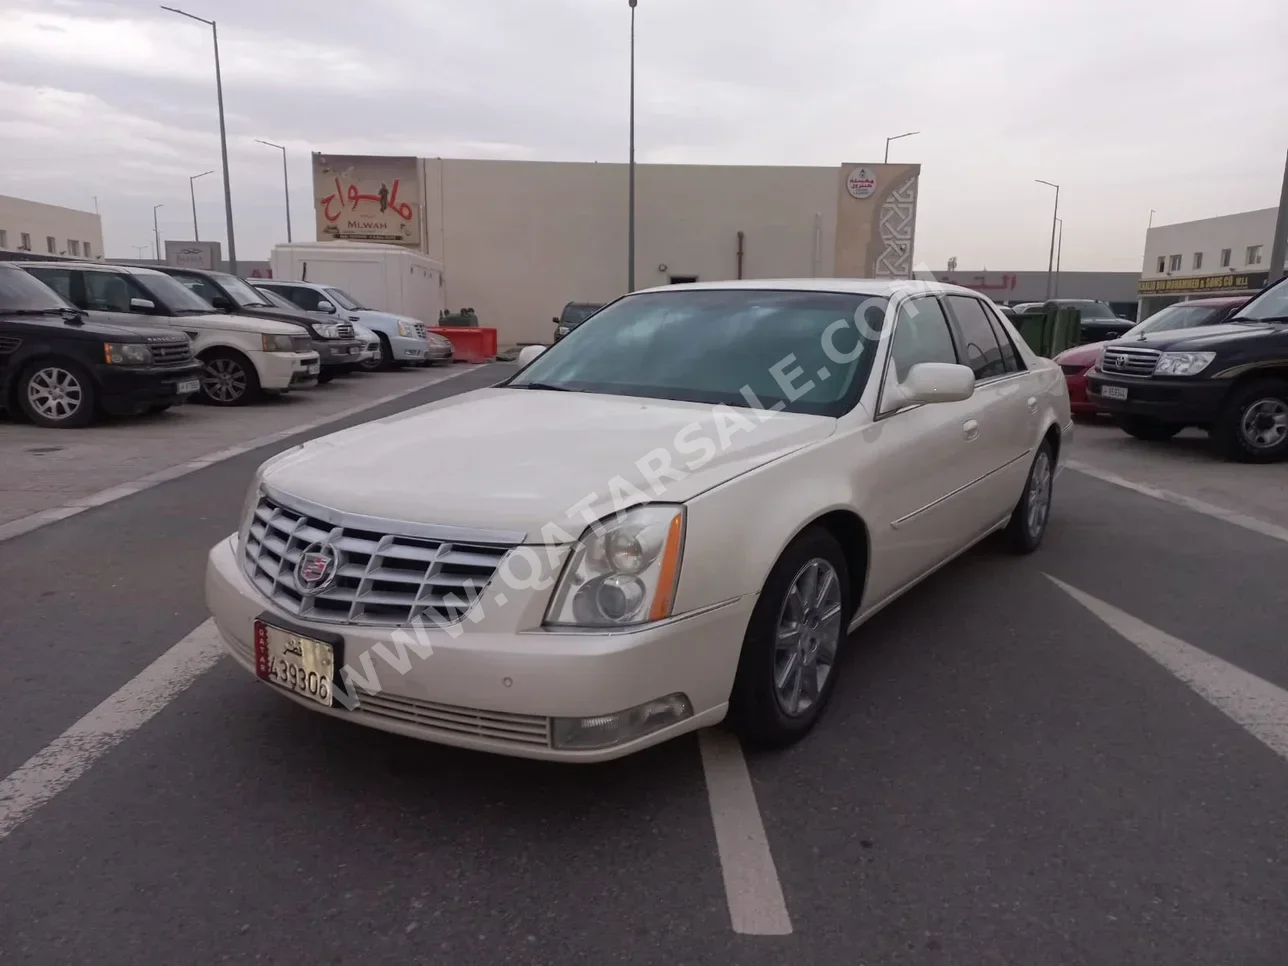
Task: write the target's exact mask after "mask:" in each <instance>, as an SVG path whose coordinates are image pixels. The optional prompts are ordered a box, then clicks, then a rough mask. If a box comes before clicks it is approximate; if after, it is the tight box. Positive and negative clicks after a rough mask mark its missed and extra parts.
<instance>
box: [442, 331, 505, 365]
mask: <svg viewBox="0 0 1288 966" xmlns="http://www.w3.org/2000/svg"><path fill="white" fill-rule="evenodd" d="M429 331H430V332H437V333H438V334H439V335H441V336H442V337H443V338H445V339H447V341H448V342H450V343H451V344H452V349H453V350H454V351H455V353H456V361H457V362H491V361H492V360H493V359H495V358H496V329H484V328H476V327H473V326H469V327H466V326H456V325H450V326H449V325H433V326H429Z"/></svg>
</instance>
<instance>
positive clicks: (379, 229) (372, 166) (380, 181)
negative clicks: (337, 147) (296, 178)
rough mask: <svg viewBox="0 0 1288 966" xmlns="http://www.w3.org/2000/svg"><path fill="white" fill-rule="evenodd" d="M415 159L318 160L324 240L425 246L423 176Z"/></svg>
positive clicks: (316, 183) (317, 203) (316, 185)
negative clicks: (422, 209) (421, 210)
mask: <svg viewBox="0 0 1288 966" xmlns="http://www.w3.org/2000/svg"><path fill="white" fill-rule="evenodd" d="M418 168H419V164H418V162H417V160H416V159H415V158H401V157H378V156H346V157H340V156H336V155H323V154H314V155H313V198H314V208H315V210H316V212H317V235H318V238H319V239H320V240H327V239H333V240H348V241H377V242H388V243H392V244H396V245H419V244H420V234H421V232H420V204H421V197H420V177H419V174H418Z"/></svg>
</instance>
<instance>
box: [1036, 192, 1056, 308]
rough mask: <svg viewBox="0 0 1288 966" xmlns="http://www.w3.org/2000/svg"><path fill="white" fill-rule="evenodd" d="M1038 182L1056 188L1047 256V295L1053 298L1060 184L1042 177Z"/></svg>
mask: <svg viewBox="0 0 1288 966" xmlns="http://www.w3.org/2000/svg"><path fill="white" fill-rule="evenodd" d="M1033 180H1034V181H1036V182H1037V183H1038V184H1044V185H1046V186H1047V187H1049V188H1054V189H1055V208H1054V209H1052V211H1051V254H1050V255H1048V256H1047V287H1046V297H1047V298H1051V297H1052V295H1051V285H1052V282H1054V281H1055V278H1054V275H1055V223H1056V220H1057V218H1058V217H1059V215H1060V186H1059V185H1058V184H1056V183H1055V182H1053V181H1043V180H1042V179H1041V178H1034V179H1033Z"/></svg>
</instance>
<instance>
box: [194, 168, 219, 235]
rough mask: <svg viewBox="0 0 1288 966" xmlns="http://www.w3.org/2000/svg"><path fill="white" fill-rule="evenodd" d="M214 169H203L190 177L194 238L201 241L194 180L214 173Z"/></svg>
mask: <svg viewBox="0 0 1288 966" xmlns="http://www.w3.org/2000/svg"><path fill="white" fill-rule="evenodd" d="M214 173H215V172H214V171H203V172H201V174H194V175H193V176H192V177H191V178H189V179H188V194H189V195H191V196H192V240H193V241H201V236H200V235H199V234H197V189H196V188H194V187H193V182H195V181H196V180H197V179H198V178H204V177H205V176H206V175H208V174H214Z"/></svg>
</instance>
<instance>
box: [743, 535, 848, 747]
mask: <svg viewBox="0 0 1288 966" xmlns="http://www.w3.org/2000/svg"><path fill="white" fill-rule="evenodd" d="M829 572H830V576H829ZM811 587H813V590H812V591H811V590H810V588H811ZM802 591H804V595H802V593H801V592H802ZM851 595H852V584H851V580H850V573H849V568H848V567H847V566H846V562H845V554H844V553H843V552H842V551H841V546H840V544H839V543H837V541H836V538H835V537H834V536H832V534H831V533H829V532H828V531H827V530H824V529H823V528H821V527H810V528H808V529H807V530H805V531H804V532H803V533H801V535H800V536H798V537H797V538H796V539H795V540H793V541H792V542H791V544H790V545H789V546H788V547H787V549H786V550H784V551H783V554H782V556H781V557H779V558H778V562H777V563H775V564H774V568H773V570H771V571H770V573H769V577H768V578H767V579H766V580H765V586H764V589H763V590H762V591H761V594H760V599H759V600H758V601H757V602H756V606H755V609H754V610H753V611H752V614H751V620H750V621H749V622H748V625H747V633H746V635H745V636H744V638H743V642H742V654H741V656H740V657H739V660H738V672H737V674H736V675H735V677H734V684H733V693H732V694H731V695H730V717H731V720H732V723H733V726H734V728H735V730H736V731H737V732H738V733H739V734H740V735H741V736H742V737H743V738H744V739H746V740H747V741H748V742H750V743H752V744H755V745H759V746H762V747H770V748H782V747H786V746H787V745H790V744H794V743H795V742H797V741H799V740H800V739H801V738H803V737H805V735H806V734H808V733H809V731H810V729H811V728H813V727H814V725H815V724H816V723H817V722H818V720H819V718H820V717H821V716H822V714H823V711H824V709H825V708H826V707H827V703H828V700H829V699H830V698H831V696H832V692H833V691H834V690H835V687H836V678H837V675H838V673H839V666H838V658H839V656H840V650H841V646H842V645H843V644H844V643H845V639H846V637H847V636H848V630H849V625H850V616H851V615H852V614H853V612H854V602H853V601H852V599H851ZM802 596H804V597H806V598H808V599H811V600H812V604H809V603H806V606H805V607H804V609H803V610H802V606H801V605H802ZM802 621H803V622H804V627H803V632H802V630H801V629H798V630H796V631H795V633H794V634H792V633H791V632H790V631H789V632H788V633H787V635H786V636H782V641H781V643H780V629H782V628H784V627H791V626H795V627H797V628H802ZM811 621H812V622H814V623H812V624H811V623H810V622H811ZM811 672H813V673H812V674H811ZM779 682H781V687H780V684H779ZM811 682H812V684H813V687H811V686H810V685H811ZM811 691H812V692H813V693H812V694H811V693H810V692H811Z"/></svg>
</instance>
